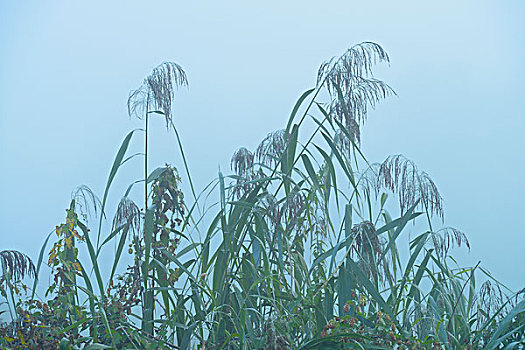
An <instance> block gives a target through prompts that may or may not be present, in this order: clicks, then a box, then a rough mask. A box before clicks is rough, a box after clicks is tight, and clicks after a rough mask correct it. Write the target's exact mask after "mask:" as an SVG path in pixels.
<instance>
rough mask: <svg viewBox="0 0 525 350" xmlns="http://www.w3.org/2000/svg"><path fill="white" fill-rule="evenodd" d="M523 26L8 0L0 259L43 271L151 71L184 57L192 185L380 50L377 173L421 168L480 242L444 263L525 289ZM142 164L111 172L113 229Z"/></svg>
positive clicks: (425, 13) (480, 8)
mask: <svg viewBox="0 0 525 350" xmlns="http://www.w3.org/2000/svg"><path fill="white" fill-rule="evenodd" d="M524 15H525V2H523V1H518V0H516V1H510V0H509V1H498V2H496V1H452V0H447V1H440V2H422V1H399V2H395V3H394V2H391V1H369V2H356V1H323V2H321V1H316V2H313V1H311V2H308V1H286V2H278V1H266V2H247V1H223V2H212V1H202V2H182V1H148V2H141V1H112V2H105V1H90V2H88V3H81V2H71V1H52V2H42V1H25V2H20V1H7V0H3V1H1V2H0V96H2V98H1V102H0V194H1V197H0V198H1V199H0V250H3V249H17V250H20V251H22V252H25V253H26V254H28V255H29V256H30V257H31V258H33V260H35V261H36V260H37V258H38V253H39V251H40V248H41V245H42V243H43V242H44V240H45V237H46V236H47V235H48V234H49V232H51V231H52V230H54V228H55V225H58V224H60V223H62V222H63V221H64V220H65V209H66V208H67V207H68V206H69V202H70V199H71V192H72V191H73V190H74V189H75V188H76V187H77V186H79V185H82V184H85V185H88V186H89V187H91V188H92V189H93V190H94V191H95V192H96V193H97V194H98V195H99V197H101V196H102V194H103V191H104V186H105V183H106V180H107V176H108V173H109V170H110V167H111V164H112V162H113V159H114V156H115V154H116V152H117V150H118V148H119V146H120V144H121V142H122V139H123V138H124V136H125V135H126V134H127V133H128V131H129V130H131V129H133V128H137V127H141V126H142V122H141V121H138V120H130V119H129V117H128V115H127V110H126V101H127V98H128V94H129V92H130V90H132V89H135V88H137V87H138V86H139V85H140V84H141V82H142V80H143V79H144V78H145V77H146V76H147V75H149V74H150V72H151V70H152V69H153V68H154V67H155V66H157V65H158V64H160V63H162V62H164V61H174V62H176V63H178V64H180V65H181V66H182V67H183V69H184V70H185V71H186V73H187V75H188V80H189V89H181V90H180V91H179V93H178V94H177V96H176V101H175V104H174V106H173V111H174V121H175V124H176V126H177V128H178V130H179V133H180V135H181V138H182V141H183V146H184V150H185V152H186V156H187V158H188V162H189V166H190V170H191V174H192V177H193V179H194V183H195V185H196V189H197V191H200V190H201V189H203V188H204V186H206V185H207V184H208V183H209V182H210V181H212V180H213V179H214V178H215V177H216V176H217V172H218V170H219V167H220V169H221V170H222V171H224V172H226V173H228V172H229V163H230V157H231V155H232V153H233V152H234V151H235V150H236V149H237V148H238V147H240V146H245V147H248V148H250V149H254V148H255V147H256V146H257V145H258V143H259V142H260V140H261V139H262V138H264V136H265V135H266V134H267V133H269V132H271V131H274V130H277V129H280V128H283V127H284V126H285V123H286V121H287V118H288V116H289V114H290V111H291V109H292V107H293V105H294V103H295V102H296V100H297V98H298V97H299V96H300V95H301V94H302V93H303V92H304V91H305V90H307V89H309V88H311V87H314V86H315V80H316V74H317V69H318V67H319V65H320V64H321V63H322V62H324V61H325V60H327V59H329V58H330V57H332V56H335V55H341V54H342V53H343V52H344V51H345V50H346V49H347V48H349V47H350V46H352V45H354V44H357V43H360V42H362V41H373V42H376V43H378V44H380V45H381V46H382V47H383V48H384V49H385V50H386V51H387V52H388V54H389V55H390V59H391V64H390V66H388V65H378V66H376V69H375V76H376V77H377V78H379V79H382V80H384V81H385V82H387V83H388V84H389V85H390V86H392V88H394V90H395V91H396V92H397V94H398V96H397V97H390V98H387V99H386V100H385V101H383V102H381V103H380V104H379V105H378V107H377V108H376V109H375V110H371V111H370V112H369V114H368V121H367V123H366V125H365V126H364V127H363V128H362V150H363V153H364V154H365V155H366V156H367V158H368V160H369V161H371V162H381V161H383V160H384V159H385V158H386V157H387V156H388V155H390V154H404V155H405V156H406V157H407V158H409V159H412V160H413V161H415V162H416V164H417V165H418V167H419V168H420V169H421V170H423V171H426V172H427V173H429V174H430V176H431V177H432V179H433V180H434V182H435V183H436V184H437V185H438V188H439V190H440V192H441V195H442V196H443V198H444V202H445V225H448V226H453V227H456V228H458V229H460V230H462V231H464V232H465V233H466V234H467V235H468V237H469V240H470V242H471V247H472V250H471V252H470V253H468V251H467V250H466V249H464V248H460V249H458V250H456V251H454V252H453V253H452V255H453V256H454V257H458V259H459V260H460V261H461V262H462V263H464V264H466V265H470V266H473V265H475V264H476V262H477V261H478V260H481V261H482V266H484V267H485V268H487V269H488V270H489V271H490V272H491V273H492V274H493V275H494V277H496V278H497V279H498V280H500V281H502V282H503V283H505V284H506V285H507V286H509V287H510V288H511V289H512V290H515V291H516V290H518V289H521V288H523V287H525V274H524V273H523V267H524V266H525V254H523V250H524V247H525V230H524V228H523V223H522V221H521V220H522V216H521V215H523V210H524V209H525V206H524V205H523V198H524V197H525V185H524V184H523V177H524V175H523V174H524V173H525V162H524V160H525V159H524V158H525V156H524V154H523V151H524V150H525V99H524V89H523V81H524V80H525V68H524V62H525V30H524V29H525V28H524V25H523V22H522V19H523V17H524ZM151 135H153V136H152V141H151V144H150V147H151V151H152V156H151V160H150V169H154V168H155V167H156V166H162V165H163V164H164V163H165V162H169V163H170V164H173V165H175V166H176V167H178V168H179V172H180V174H181V176H182V180H183V182H184V183H185V184H186V185H187V179H186V176H185V173H184V171H183V165H182V163H181V160H180V157H179V154H178V151H177V145H176V141H175V138H174V137H173V135H171V134H167V132H166V131H165V129H164V124H163V121H162V120H160V119H159V120H158V121H155V122H154V123H153V124H152V131H151ZM138 136H139V137H138V138H136V139H134V141H133V142H134V146H133V147H134V150H135V151H137V152H138V151H139V150H140V149H141V146H142V142H143V141H142V139H141V138H142V135H138ZM132 151H133V150H132ZM141 166H142V160H141V159H140V158H137V159H136V160H134V161H132V162H130V164H129V166H128V168H127V169H126V171H124V172H122V173H120V174H119V176H118V178H117V183H116V186H115V187H113V188H112V192H111V193H110V198H111V201H110V202H109V203H108V217H109V219H111V217H112V215H113V213H114V209H115V205H116V204H117V202H118V201H119V200H120V196H121V195H122V194H123V192H124V191H125V188H126V187H127V185H128V184H129V183H130V182H132V181H133V180H136V179H140V177H141V176H142V173H141V171H142V168H141ZM140 190H141V188H139V187H137V191H140ZM138 193H139V192H137V194H138ZM186 197H187V198H189V197H190V193H189V191H187V193H186ZM50 248H51V246H49V247H48V249H47V251H49V249H50ZM81 250H82V249H81ZM47 251H46V253H47ZM45 260H47V259H45ZM44 284H45V283H44Z"/></svg>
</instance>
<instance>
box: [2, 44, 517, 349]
mask: <svg viewBox="0 0 525 350" xmlns="http://www.w3.org/2000/svg"><path fill="white" fill-rule="evenodd" d="M382 61H386V62H388V55H387V54H386V52H385V51H384V50H383V49H382V48H381V47H380V46H379V45H377V44H374V43H362V44H359V45H356V46H354V47H352V48H350V49H349V50H348V51H347V52H345V53H344V54H343V55H342V56H340V57H335V58H333V59H332V60H330V61H328V62H327V63H325V64H323V65H322V66H321V68H320V69H319V73H318V80H317V85H316V87H315V88H313V89H310V90H308V91H306V92H305V93H304V94H302V95H301V97H300V98H299V100H298V102H297V103H296V105H295V106H294V108H293V110H292V113H291V115H290V117H289V119H288V121H287V124H286V128H285V129H282V130H278V131H275V132H272V133H269V134H268V136H267V137H266V138H264V140H262V142H261V143H260V145H259V146H258V147H257V148H256V149H255V150H254V151H250V150H248V149H246V148H240V149H239V150H238V151H237V152H235V153H234V155H233V157H232V160H231V167H232V170H233V172H234V174H232V175H229V176H225V175H223V173H222V172H219V174H218V178H217V179H216V180H214V181H212V182H211V183H210V184H209V185H208V186H206V188H205V189H204V190H203V191H202V192H201V193H200V194H198V195H197V193H196V192H195V191H194V188H193V184H192V182H191V177H190V175H189V174H190V172H189V168H188V164H187V163H186V157H185V154H184V152H183V149H182V144H181V142H180V138H179V135H178V133H177V129H176V128H175V122H174V120H173V116H172V113H171V103H172V101H173V99H174V97H175V91H176V88H177V87H179V86H184V85H186V84H187V79H186V75H185V73H184V71H183V70H182V68H181V67H180V66H178V65H176V64H174V63H164V64H162V65H161V66H159V67H157V68H156V69H155V70H154V71H153V73H152V74H151V75H150V76H149V77H148V78H146V79H145V80H144V83H143V84H142V85H141V87H140V88H139V89H137V90H136V91H134V92H132V93H131V95H130V98H129V100H128V108H129V113H130V116H131V115H133V116H137V117H139V118H141V119H143V120H144V123H145V128H144V130H143V131H144V136H145V139H144V141H145V144H144V153H141V154H134V155H128V148H129V146H130V143H131V142H132V139H133V136H134V135H135V133H136V131H138V130H134V131H132V132H130V133H129V134H128V135H127V136H126V137H125V138H124V141H123V142H122V145H121V147H120V149H119V151H118V153H117V155H116V157H115V160H114V162H113V166H112V168H111V171H110V174H109V177H108V180H107V184H106V187H105V190H104V195H103V199H102V201H101V202H100V204H99V201H98V199H97V197H96V196H95V195H94V194H93V192H92V191H90V190H89V189H87V188H86V187H81V188H79V190H78V191H77V192H76V194H75V195H74V198H73V200H72V202H71V205H70V207H69V209H68V210H67V217H66V222H65V223H63V224H61V225H59V226H57V229H56V234H57V237H56V238H55V237H53V235H51V236H50V237H48V239H47V240H46V241H45V243H44V246H43V247H42V252H41V254H40V258H39V261H38V263H37V266H36V268H35V266H34V265H33V263H32V262H31V260H30V259H29V258H28V257H26V256H25V255H23V254H21V253H19V252H13V251H3V252H0V258H1V259H0V261H1V262H2V275H1V276H2V277H1V279H0V292H1V293H2V299H0V301H1V302H3V303H4V304H6V306H7V308H8V309H9V312H10V314H11V322H10V323H6V324H4V325H2V327H1V328H0V347H2V348H7V349H14V348H24V347H25V348H31V349H55V348H57V347H58V348H63V349H74V348H86V349H105V348H117V349H187V348H193V349H202V350H204V349H392V348H397V349H445V348H446V349H502V348H505V349H523V346H524V343H525V339H524V336H523V334H524V331H525V304H524V303H525V301H524V300H523V293H516V294H514V295H512V296H511V297H508V296H506V295H504V294H503V292H502V288H504V287H503V286H502V285H500V284H499V283H497V282H493V283H492V284H491V283H488V282H486V283H484V284H483V285H482V286H481V288H480V287H479V286H478V285H477V284H476V281H477V280H478V278H479V276H483V278H487V277H488V279H489V280H490V279H492V277H491V276H490V275H488V274H486V273H485V271H484V270H483V269H482V268H481V266H480V265H479V264H478V265H476V266H474V267H464V268H463V267H459V266H457V264H456V263H455V260H454V259H452V258H451V256H450V253H451V249H452V248H453V247H455V246H461V245H466V246H467V247H469V242H468V239H467V236H466V235H465V234H464V233H462V232H461V231H459V230H457V229H454V228H450V227H444V228H440V229H434V228H433V227H434V226H437V225H440V224H441V223H442V222H443V207H442V198H441V196H440V194H439V191H438V189H437V186H436V185H435V183H434V182H433V181H432V179H431V178H430V176H429V175H428V174H426V173H424V172H421V171H419V170H418V169H417V167H416V165H415V164H414V163H413V162H411V161H410V160H407V159H406V158H404V157H402V156H400V155H396V156H391V157H389V158H387V159H386V160H385V161H384V162H383V163H381V164H370V163H369V162H368V161H367V160H366V159H365V157H364V155H363V154H362V153H361V151H360V149H359V143H360V139H361V134H360V128H361V127H362V125H363V123H364V122H365V120H366V117H367V113H368V111H369V108H370V107H372V108H373V107H374V106H375V105H376V103H378V102H379V101H380V100H382V99H383V98H385V97H387V96H389V95H391V94H393V93H394V91H393V90H392V88H390V87H389V86H388V85H387V84H385V83H383V82H382V81H380V80H377V79H375V78H373V76H372V67H373V65H374V64H376V63H379V62H382ZM322 91H325V92H327V93H324V94H323V93H321V92H322ZM320 96H327V97H328V100H327V101H323V100H322V99H321V97H320ZM158 115H160V116H162V117H163V118H164V121H165V122H166V125H167V127H168V129H171V130H173V131H174V133H175V136H176V139H177V143H178V145H179V149H180V151H181V155H182V158H183V161H184V164H183V166H184V169H185V173H186V175H187V177H186V178H185V179H181V177H180V176H179V175H178V173H177V170H176V169H175V168H174V167H172V166H169V165H166V166H165V167H161V168H157V169H155V170H153V171H149V169H148V155H149V153H150V152H151V150H149V149H148V135H149V130H148V125H149V123H151V122H154V119H153V118H151V117H153V116H158ZM308 123H311V126H313V130H314V131H313V132H312V133H310V134H308V135H303V134H302V133H301V131H302V130H305V128H304V126H305V125H306V124H308ZM308 130H311V128H310V129H308ZM133 140H134V139H133ZM136 156H143V157H144V173H143V174H142V175H139V176H137V179H136V180H135V181H134V182H132V183H131V184H130V185H129V187H128V189H127V191H126V192H125V193H123V194H122V195H121V196H120V197H121V198H122V199H121V201H120V203H119V205H118V207H117V208H116V209H115V211H116V214H115V216H114V218H113V220H112V221H110V222H108V225H105V224H104V223H105V221H104V218H105V215H106V213H107V203H108V196H109V192H110V189H111V187H112V184H113V182H114V180H115V178H116V175H117V173H118V174H120V173H121V172H122V169H121V168H122V167H123V166H124V165H125V164H126V162H127V160H129V159H132V158H133V157H136ZM182 181H187V182H188V183H189V185H190V188H191V191H192V195H193V197H192V198H191V200H190V201H188V199H187V198H185V197H184V196H183V192H182V190H181V182H182ZM137 183H141V185H143V186H144V187H143V190H144V192H143V193H142V198H141V199H140V200H139V199H137V198H135V197H134V195H132V193H133V192H132V189H133V188H134V185H135V184H137ZM389 195H390V196H393V197H397V198H396V199H397V200H394V201H391V202H390V201H389V200H388V197H389ZM210 198H212V199H214V200H215V202H213V200H212V203H211V204H209V199H210ZM76 203H82V204H83V205H82V206H80V205H78V204H76ZM88 203H92V204H93V206H94V208H95V210H94V213H95V215H96V214H97V213H99V217H98V219H99V221H98V225H97V227H96V228H97V229H98V230H97V239H96V242H95V241H93V237H92V235H91V233H90V229H89V228H88V223H87V221H86V215H85V214H86V212H87V211H86V208H87V207H88ZM137 203H142V204H137ZM396 203H397V204H398V205H397V206H396ZM99 207H100V208H101V211H100V212H98V211H97V209H98V208H99ZM391 212H392V213H398V214H395V216H393V217H392V215H393V214H391ZM421 215H423V216H421ZM396 216H398V217H396ZM421 217H424V218H425V219H426V220H425V219H423V220H421ZM412 224H415V225H412ZM408 225H411V227H412V228H413V230H412V231H414V230H416V234H415V236H413V239H412V240H410V241H409V240H407V239H406V236H407V234H406V231H407V229H406V228H407V227H408ZM106 226H109V228H107V227H106ZM50 239H51V242H52V244H53V247H52V249H51V251H49V248H48V247H47V243H48V240H50ZM110 242H113V243H114V244H112V245H109V244H108V243H110ZM94 243H95V244H94ZM110 246H113V247H114V248H113V249H114V252H113V253H112V256H113V261H112V262H111V264H110V265H109V267H110V273H108V272H107V269H106V268H105V266H101V261H102V260H101V259H102V256H103V254H104V251H103V250H104V249H108V247H110ZM86 248H87V253H88V256H89V260H88V261H80V260H79V254H78V253H79V250H80V249H86ZM47 252H49V253H48V257H49V259H48V265H49V266H51V267H52V268H53V276H54V281H53V283H52V284H51V286H50V287H49V289H48V293H47V294H46V296H45V298H46V300H45V301H42V300H37V299H34V298H33V297H34V293H33V294H32V296H31V297H29V296H28V293H27V292H24V290H26V289H27V287H25V285H24V284H23V281H22V279H23V278H24V277H34V275H35V274H36V273H37V271H39V270H40V266H41V263H42V261H45V260H44V258H43V256H44V254H45V253H47ZM126 254H129V259H127V262H128V266H127V267H126V268H123V265H124V262H125V261H126V259H123V257H125V256H126ZM487 283H488V284H487ZM35 285H36V284H35ZM4 300H5V301H4Z"/></svg>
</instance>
